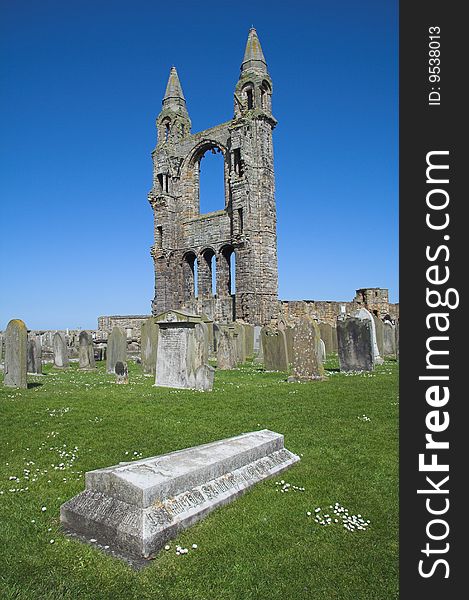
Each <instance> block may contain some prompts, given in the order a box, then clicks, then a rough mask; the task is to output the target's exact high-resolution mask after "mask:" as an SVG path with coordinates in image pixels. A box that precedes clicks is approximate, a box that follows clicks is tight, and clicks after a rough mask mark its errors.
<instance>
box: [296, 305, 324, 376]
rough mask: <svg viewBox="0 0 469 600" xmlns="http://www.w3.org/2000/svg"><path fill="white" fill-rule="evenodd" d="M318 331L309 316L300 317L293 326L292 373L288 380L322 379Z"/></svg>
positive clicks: (322, 368)
mask: <svg viewBox="0 0 469 600" xmlns="http://www.w3.org/2000/svg"><path fill="white" fill-rule="evenodd" d="M320 342H321V338H320V331H319V327H318V324H317V323H316V321H314V320H313V319H312V318H311V317H307V316H305V317H301V318H300V319H298V320H297V321H296V322H295V327H294V328H293V356H292V374H291V376H290V377H289V378H288V381H310V380H318V379H324V378H325V373H324V367H323V364H322V363H323V361H322V359H321V355H320V351H321V350H320Z"/></svg>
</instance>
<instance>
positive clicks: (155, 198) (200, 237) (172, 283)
mask: <svg viewBox="0 0 469 600" xmlns="http://www.w3.org/2000/svg"><path fill="white" fill-rule="evenodd" d="M271 98H272V80H271V78H270V76H269V73H268V70H267V64H266V61H265V58H264V54H263V52H262V48H261V45H260V42H259V38H258V36H257V33H256V30H255V29H254V28H251V30H250V31H249V36H248V40H247V44H246V50H245V53H244V59H243V62H242V64H241V73H240V76H239V80H238V83H237V85H236V88H235V91H234V117H233V119H232V120H231V121H227V122H226V123H222V124H221V125H216V126H214V127H212V128H210V129H206V130H205V131H201V132H199V133H191V120H190V117H189V113H188V111H187V107H186V100H185V98H184V94H183V92H182V87H181V83H180V81H179V77H178V74H177V71H176V68H175V67H172V68H171V72H170V75H169V80H168V84H167V87H166V93H165V96H164V99H163V107H162V110H161V112H160V114H159V115H158V118H157V121H156V125H157V133H158V143H157V145H156V148H155V150H154V151H153V153H152V157H153V187H152V189H151V191H150V193H149V195H148V199H149V202H150V204H151V206H152V208H153V213H154V235H155V241H154V245H153V246H152V248H151V255H152V257H153V261H154V266H155V297H154V300H153V303H152V312H153V314H154V315H158V314H160V313H162V312H164V311H166V310H174V309H182V310H186V311H188V312H191V313H197V314H200V313H204V314H205V315H207V316H208V317H209V318H211V319H213V320H215V321H218V322H231V321H234V320H236V319H242V320H243V321H245V322H246V323H251V324H253V325H265V324H268V323H270V322H271V321H272V320H275V319H276V318H277V316H278V312H279V302H278V273H277V234H276V207H275V181H274V165H273V148H272V130H273V129H274V127H275V126H276V124H277V121H276V120H275V118H274V117H273V115H272V103H271ZM206 152H217V153H218V152H220V153H221V154H222V155H223V159H224V188H225V198H224V208H223V209H222V210H219V211H215V212H210V213H207V214H201V211H200V161H201V160H202V158H203V157H204V155H205V153H206ZM214 281H216V285H213V282H214ZM214 288H215V289H214Z"/></svg>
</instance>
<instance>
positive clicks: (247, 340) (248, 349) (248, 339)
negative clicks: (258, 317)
mask: <svg viewBox="0 0 469 600" xmlns="http://www.w3.org/2000/svg"><path fill="white" fill-rule="evenodd" d="M243 327H244V354H245V355H246V357H252V356H254V327H253V326H252V325H249V323H243Z"/></svg>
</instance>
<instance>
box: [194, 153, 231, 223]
mask: <svg viewBox="0 0 469 600" xmlns="http://www.w3.org/2000/svg"><path fill="white" fill-rule="evenodd" d="M198 165H199V213H200V214H201V215H203V214H206V213H210V212H214V211H216V210H223V209H224V208H225V159H224V156H223V153H222V152H221V150H220V149H219V148H217V147H213V148H210V149H209V150H206V151H205V153H204V154H203V155H202V156H201V157H200V159H199V162H198Z"/></svg>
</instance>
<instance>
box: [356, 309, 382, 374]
mask: <svg viewBox="0 0 469 600" xmlns="http://www.w3.org/2000/svg"><path fill="white" fill-rule="evenodd" d="M353 316H354V317H357V318H358V319H367V320H368V321H371V331H372V344H373V362H374V364H375V365H381V364H383V362H384V361H383V359H382V358H381V355H380V353H379V348H378V342H377V339H376V322H375V319H374V318H373V315H372V314H371V313H370V312H369V311H368V310H366V308H360V309H359V310H357V311H356V312H355V313H354V314H353ZM381 323H382V321H381Z"/></svg>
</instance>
